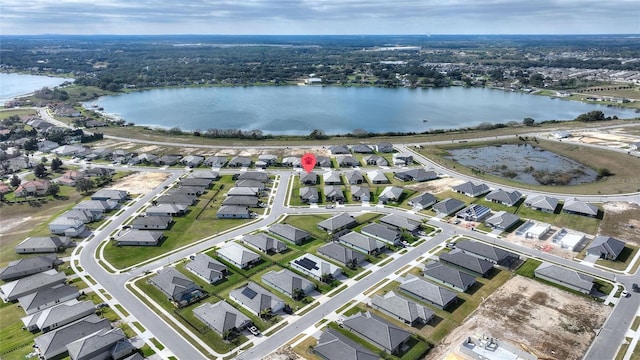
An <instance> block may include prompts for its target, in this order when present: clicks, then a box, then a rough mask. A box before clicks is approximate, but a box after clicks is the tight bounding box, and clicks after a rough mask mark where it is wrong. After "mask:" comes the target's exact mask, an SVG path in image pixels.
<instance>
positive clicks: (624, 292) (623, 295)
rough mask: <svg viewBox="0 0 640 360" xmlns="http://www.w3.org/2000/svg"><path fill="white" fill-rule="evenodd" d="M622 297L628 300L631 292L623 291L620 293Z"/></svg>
mask: <svg viewBox="0 0 640 360" xmlns="http://www.w3.org/2000/svg"><path fill="white" fill-rule="evenodd" d="M620 297H623V298H626V297H629V292H628V291H627V290H622V292H621V293H620Z"/></svg>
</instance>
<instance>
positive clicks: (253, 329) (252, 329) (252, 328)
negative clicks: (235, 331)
mask: <svg viewBox="0 0 640 360" xmlns="http://www.w3.org/2000/svg"><path fill="white" fill-rule="evenodd" d="M247 330H249V332H250V333H251V334H253V335H255V336H258V335H260V330H258V328H257V327H255V326H253V325H252V326H249V328H248V329H247Z"/></svg>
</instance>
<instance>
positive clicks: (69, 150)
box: [52, 145, 89, 156]
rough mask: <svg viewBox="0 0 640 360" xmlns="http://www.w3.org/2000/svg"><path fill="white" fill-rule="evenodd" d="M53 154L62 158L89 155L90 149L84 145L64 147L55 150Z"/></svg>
mask: <svg viewBox="0 0 640 360" xmlns="http://www.w3.org/2000/svg"><path fill="white" fill-rule="evenodd" d="M52 152H53V153H54V154H57V155H61V156H77V155H81V154H86V153H88V152H89V148H88V147H86V146H83V145H62V146H60V147H59V148H56V149H53V151H52Z"/></svg>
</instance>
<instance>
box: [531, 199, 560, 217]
mask: <svg viewBox="0 0 640 360" xmlns="http://www.w3.org/2000/svg"><path fill="white" fill-rule="evenodd" d="M558 203H559V201H558V199H556V198H553V197H550V196H544V195H535V194H531V195H529V196H527V198H526V199H525V200H524V206H526V207H528V208H532V209H534V210H538V211H542V212H546V213H550V214H552V213H554V212H555V211H556V208H557V207H558Z"/></svg>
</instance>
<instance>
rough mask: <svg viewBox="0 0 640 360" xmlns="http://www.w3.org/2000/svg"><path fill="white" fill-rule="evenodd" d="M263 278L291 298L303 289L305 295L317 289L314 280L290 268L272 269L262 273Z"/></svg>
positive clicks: (266, 282)
mask: <svg viewBox="0 0 640 360" xmlns="http://www.w3.org/2000/svg"><path fill="white" fill-rule="evenodd" d="M261 279H262V281H263V282H264V283H265V284H267V285H269V286H271V287H273V288H275V289H276V290H278V291H280V292H281V293H283V294H285V295H287V296H288V297H290V298H293V297H294V296H297V294H296V293H297V292H298V291H301V292H302V294H304V295H308V294H310V293H311V292H312V291H313V290H314V289H315V284H314V283H313V282H311V281H309V280H307V279H305V278H303V277H302V276H300V275H298V274H296V273H294V272H293V271H291V270H288V269H282V270H280V271H274V270H271V271H269V272H268V273H266V274H264V275H262V278H261Z"/></svg>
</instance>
